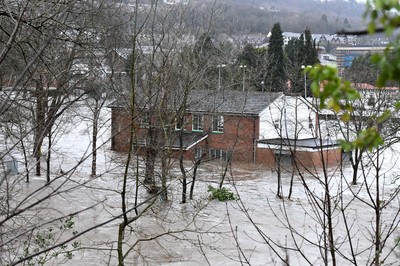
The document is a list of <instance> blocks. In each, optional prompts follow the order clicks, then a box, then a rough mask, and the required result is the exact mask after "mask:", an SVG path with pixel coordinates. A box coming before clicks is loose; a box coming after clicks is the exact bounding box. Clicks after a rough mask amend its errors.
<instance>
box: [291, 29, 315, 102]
mask: <svg viewBox="0 0 400 266" xmlns="http://www.w3.org/2000/svg"><path fill="white" fill-rule="evenodd" d="M285 52H286V56H287V73H288V79H289V80H290V85H291V91H293V92H298V93H299V92H300V93H303V92H304V93H306V94H307V95H311V94H310V93H311V92H310V90H309V89H308V90H307V91H306V92H305V88H304V86H305V87H306V88H309V87H310V84H311V80H310V79H308V81H307V79H306V77H304V75H306V73H304V71H303V70H304V68H305V67H307V66H312V65H314V64H316V63H318V62H319V60H318V53H317V49H316V45H315V42H314V40H313V39H312V35H311V31H310V30H309V29H308V28H307V29H305V31H304V34H301V35H300V38H298V39H297V38H292V39H291V40H289V42H288V44H287V45H286V47H285Z"/></svg>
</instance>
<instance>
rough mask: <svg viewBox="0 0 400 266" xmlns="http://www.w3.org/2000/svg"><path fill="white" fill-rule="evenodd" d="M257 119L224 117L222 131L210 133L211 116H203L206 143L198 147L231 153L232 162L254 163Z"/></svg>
mask: <svg viewBox="0 0 400 266" xmlns="http://www.w3.org/2000/svg"><path fill="white" fill-rule="evenodd" d="M258 127H259V118H258V117H243V116H227V115H225V116H224V131H223V132H222V133H219V132H212V131H211V116H205V119H204V129H205V131H208V132H209V135H208V138H207V141H206V142H204V143H202V144H201V145H199V146H200V147H203V148H205V147H207V148H209V149H218V150H226V151H233V157H232V160H233V161H244V162H253V161H254V152H255V150H254V143H255V141H254V140H255V139H257V138H258Z"/></svg>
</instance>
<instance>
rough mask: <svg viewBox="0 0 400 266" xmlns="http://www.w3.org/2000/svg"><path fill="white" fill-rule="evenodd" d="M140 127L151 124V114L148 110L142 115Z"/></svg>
mask: <svg viewBox="0 0 400 266" xmlns="http://www.w3.org/2000/svg"><path fill="white" fill-rule="evenodd" d="M139 123H140V127H141V128H149V126H150V115H149V113H148V112H143V113H142V114H141V116H140V120H139Z"/></svg>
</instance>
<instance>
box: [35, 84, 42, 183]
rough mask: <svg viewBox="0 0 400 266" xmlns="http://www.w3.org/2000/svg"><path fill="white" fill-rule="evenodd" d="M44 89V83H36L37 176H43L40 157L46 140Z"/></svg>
mask: <svg viewBox="0 0 400 266" xmlns="http://www.w3.org/2000/svg"><path fill="white" fill-rule="evenodd" d="M44 98H45V96H44V88H43V84H42V82H36V119H35V123H34V132H35V134H34V145H33V156H34V157H35V160H36V175H37V176H40V175H41V165H40V157H41V156H42V144H43V138H44V136H43V135H44V120H45V104H44Z"/></svg>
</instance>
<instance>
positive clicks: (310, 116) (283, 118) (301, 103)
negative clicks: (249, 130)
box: [260, 95, 317, 139]
mask: <svg viewBox="0 0 400 266" xmlns="http://www.w3.org/2000/svg"><path fill="white" fill-rule="evenodd" d="M315 123H316V114H315V111H314V110H313V109H312V108H311V104H307V103H306V102H305V100H304V99H303V98H301V97H295V96H285V95H283V96H282V97H280V98H278V99H277V100H275V101H274V102H273V103H272V104H270V106H269V107H267V108H266V109H265V110H264V111H263V112H262V113H261V114H260V139H273V138H291V139H294V138H297V139H307V138H315V137H317V135H316V134H315ZM310 126H311V128H310Z"/></svg>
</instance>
